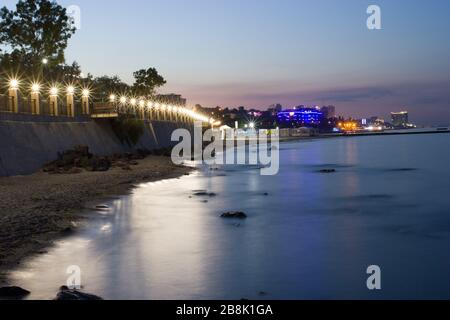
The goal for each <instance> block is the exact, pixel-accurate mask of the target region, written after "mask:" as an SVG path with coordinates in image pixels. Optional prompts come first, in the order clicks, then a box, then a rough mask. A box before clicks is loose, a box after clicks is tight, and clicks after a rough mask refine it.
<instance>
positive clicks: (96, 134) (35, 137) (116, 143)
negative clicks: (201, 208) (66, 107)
mask: <svg viewBox="0 0 450 320" xmlns="http://www.w3.org/2000/svg"><path fill="white" fill-rule="evenodd" d="M181 127H183V128H187V129H191V128H190V125H188V124H186V123H175V122H163V121H146V122H145V130H144V134H143V135H142V137H141V139H140V141H139V142H138V144H137V145H136V146H134V147H131V146H129V145H127V144H122V143H121V142H120V140H119V139H118V138H117V136H116V134H115V133H114V132H113V130H112V128H111V124H110V122H109V120H95V121H94V120H91V119H88V118H76V119H71V118H62V117H61V118H59V119H55V118H51V117H48V116H28V115H11V114H9V115H8V114H6V115H5V114H2V115H0V176H14V175H27V174H31V173H34V172H36V171H38V170H39V169H40V168H41V167H42V165H43V164H45V163H47V162H49V161H52V160H55V159H56V157H57V154H58V152H62V151H64V150H68V149H70V148H73V147H74V146H76V145H87V146H89V149H90V151H91V152H92V153H94V154H96V155H111V154H114V153H123V152H129V151H132V149H137V148H140V149H147V150H155V149H159V148H165V147H169V146H172V145H174V143H173V142H171V134H172V132H173V130H175V129H178V128H181Z"/></svg>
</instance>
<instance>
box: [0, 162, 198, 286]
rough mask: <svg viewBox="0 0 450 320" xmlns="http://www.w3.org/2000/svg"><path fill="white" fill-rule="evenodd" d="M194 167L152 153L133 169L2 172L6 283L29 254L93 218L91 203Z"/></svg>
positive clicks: (0, 218) (0, 281)
mask: <svg viewBox="0 0 450 320" xmlns="http://www.w3.org/2000/svg"><path fill="white" fill-rule="evenodd" d="M193 170H194V169H193V168H190V167H186V166H177V165H174V164H173V163H172V161H171V158H170V157H159V156H148V157H146V158H144V159H142V160H139V161H137V164H136V165H134V166H132V168H131V170H124V169H122V168H119V167H113V168H111V169H110V170H109V171H106V172H89V171H83V172H81V173H77V174H49V173H44V172H37V173H35V174H32V175H29V176H15V177H0V192H1V194H2V198H1V199H0V287H1V286H4V285H10V284H9V283H7V279H6V275H7V272H8V271H10V270H11V269H14V268H16V267H17V266H18V265H20V264H21V263H22V262H23V261H24V260H26V259H28V258H31V257H33V256H36V255H39V254H44V253H46V252H47V251H46V249H47V248H49V247H51V246H52V244H53V242H54V241H55V240H58V239H61V238H63V237H65V236H67V235H70V234H72V233H73V232H74V231H75V230H76V229H77V227H79V226H80V225H81V224H83V223H85V222H87V221H88V220H89V216H87V215H86V214H85V212H84V211H85V209H92V205H93V204H94V205H93V206H94V208H95V205H96V204H100V203H101V202H102V200H104V199H106V198H111V197H115V196H119V195H126V194H128V193H129V192H130V191H131V190H132V189H133V188H134V187H135V186H136V184H139V183H145V182H152V181H158V180H163V179H170V178H178V177H181V176H183V175H188V174H189V173H190V172H192V171H193Z"/></svg>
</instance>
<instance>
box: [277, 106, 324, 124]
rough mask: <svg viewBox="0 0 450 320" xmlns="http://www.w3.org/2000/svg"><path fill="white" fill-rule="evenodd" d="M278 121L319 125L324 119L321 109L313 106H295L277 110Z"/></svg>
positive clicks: (281, 122)
mask: <svg viewBox="0 0 450 320" xmlns="http://www.w3.org/2000/svg"><path fill="white" fill-rule="evenodd" d="M277 118H278V122H279V123H280V124H284V125H290V126H292V125H297V126H304V125H319V124H320V123H321V121H322V120H323V119H324V115H323V113H322V112H321V111H318V110H317V109H315V108H296V109H294V110H284V111H281V112H278V115H277Z"/></svg>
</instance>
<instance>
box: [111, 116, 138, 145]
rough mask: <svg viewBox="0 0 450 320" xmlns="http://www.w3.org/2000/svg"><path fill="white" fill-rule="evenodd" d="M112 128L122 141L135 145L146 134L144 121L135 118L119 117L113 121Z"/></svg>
mask: <svg viewBox="0 0 450 320" xmlns="http://www.w3.org/2000/svg"><path fill="white" fill-rule="evenodd" d="M112 128H113V131H114V133H115V134H116V136H117V137H118V138H119V140H120V142H122V143H127V144H128V145H130V146H134V145H136V144H137V143H138V142H139V139H140V138H141V136H142V135H143V134H144V121H142V120H138V119H134V118H127V117H123V118H118V119H116V120H114V121H113V123H112Z"/></svg>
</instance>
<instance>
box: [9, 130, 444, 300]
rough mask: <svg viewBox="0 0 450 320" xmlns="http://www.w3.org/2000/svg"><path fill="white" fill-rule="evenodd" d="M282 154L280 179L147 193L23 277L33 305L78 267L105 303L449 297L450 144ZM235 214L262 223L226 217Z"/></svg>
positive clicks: (241, 179) (117, 206)
mask: <svg viewBox="0 0 450 320" xmlns="http://www.w3.org/2000/svg"><path fill="white" fill-rule="evenodd" d="M280 157H281V169H280V173H279V174H278V175H277V176H272V177H263V176H260V172H259V170H257V169H255V168H249V167H229V168H223V169H221V170H218V171H211V170H208V169H207V168H205V169H204V170H201V171H200V172H198V173H196V174H195V175H192V176H189V177H183V178H181V179H175V180H169V181H164V182H161V183H149V184H144V185H141V186H139V187H138V188H137V189H135V190H134V192H133V194H132V195H130V196H125V197H122V198H120V199H118V200H114V201H111V202H110V203H108V205H109V206H110V207H111V211H110V212H108V213H104V214H100V213H98V212H96V213H94V215H95V216H96V218H95V219H93V221H92V222H91V223H90V225H89V226H88V227H87V228H86V229H84V230H82V231H81V232H80V233H78V234H76V235H74V236H72V237H69V238H66V239H64V240H63V241H59V242H58V243H57V244H56V246H55V247H54V248H52V249H50V251H49V253H48V254H45V255H43V256H40V257H38V258H35V259H33V260H31V261H30V262H29V263H27V264H26V265H24V266H22V267H21V269H20V270H17V271H15V272H13V273H12V274H11V279H12V280H13V281H14V284H17V285H20V286H23V287H25V288H27V289H29V290H31V291H32V295H31V296H30V298H33V299H51V298H53V297H54V296H55V294H56V292H57V289H58V287H59V286H60V285H63V284H65V282H66V279H67V275H66V269H67V267H68V266H70V265H78V266H80V268H81V270H82V284H83V286H84V290H85V291H87V292H90V293H94V294H97V295H100V296H102V297H104V298H106V299H241V298H247V299H418V298H438V299H449V298H450V272H449V271H450V253H449V246H450V196H449V194H450V192H449V191H450V135H447V134H443V135H417V136H416V135H415V136H385V137H353V138H337V139H327V140H315V141H310V142H295V143H286V144H282V145H281V147H280ZM323 168H334V169H336V173H333V174H323V173H319V172H318V171H320V170H321V169H323ZM196 190H207V191H208V192H214V193H216V194H217V196H216V197H211V198H202V197H197V196H192V195H193V193H194V192H195V191H196ZM265 193H268V195H265ZM206 201H207V202H206ZM230 210H240V211H244V212H246V213H247V214H248V216H249V218H248V219H247V220H245V221H233V220H226V219H221V218H220V217H219V216H220V214H221V213H223V212H225V211H230ZM369 265H378V266H380V267H381V270H382V290H381V291H376V292H374V291H369V290H368V289H367V287H366V280H367V277H368V275H367V274H366V269H367V267H368V266H369Z"/></svg>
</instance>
